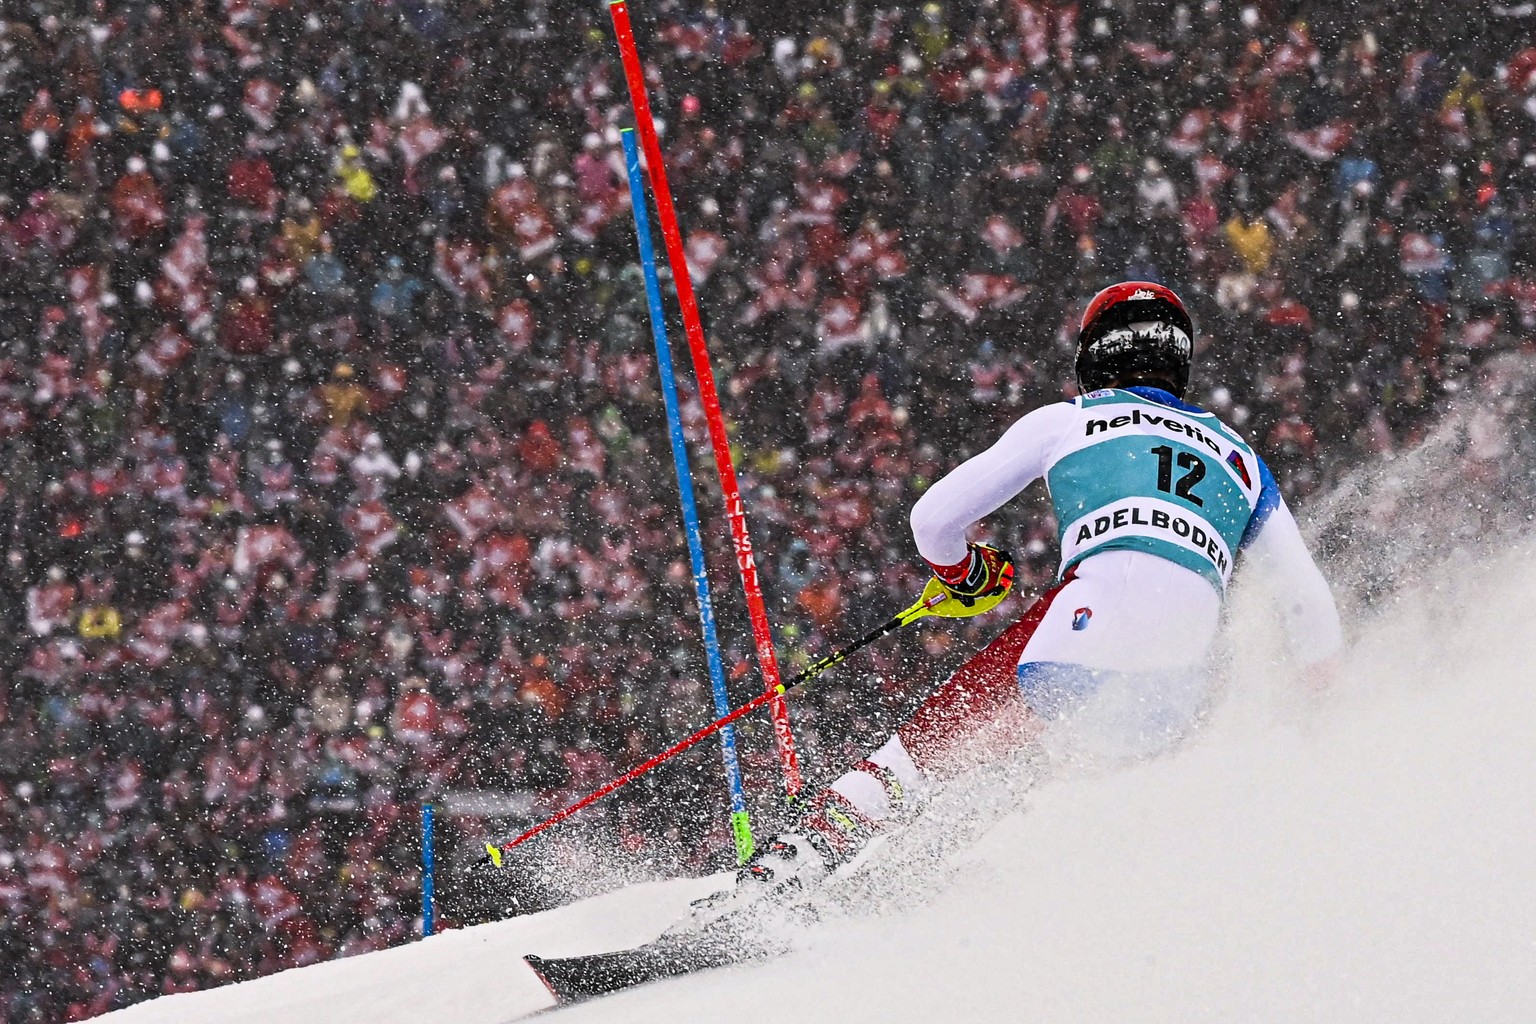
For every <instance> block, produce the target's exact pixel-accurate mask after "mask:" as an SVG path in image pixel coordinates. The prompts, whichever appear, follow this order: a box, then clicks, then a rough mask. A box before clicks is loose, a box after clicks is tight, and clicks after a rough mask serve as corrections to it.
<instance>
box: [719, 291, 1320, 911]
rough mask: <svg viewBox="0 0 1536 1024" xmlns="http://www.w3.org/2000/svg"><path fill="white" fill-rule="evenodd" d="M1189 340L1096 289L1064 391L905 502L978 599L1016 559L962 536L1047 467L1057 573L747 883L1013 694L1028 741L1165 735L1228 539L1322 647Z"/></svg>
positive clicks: (996, 590) (1222, 571)
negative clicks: (1075, 392) (1196, 386)
mask: <svg viewBox="0 0 1536 1024" xmlns="http://www.w3.org/2000/svg"><path fill="white" fill-rule="evenodd" d="M1193 337H1194V327H1193V324H1192V323H1191V321H1190V318H1189V315H1188V313H1187V312H1186V311H1185V309H1184V305H1183V303H1182V302H1181V301H1180V300H1179V298H1178V296H1177V295H1175V294H1174V293H1173V292H1172V291H1171V290H1170V289H1168V288H1165V287H1163V286H1161V285H1158V284H1152V283H1149V282H1144V281H1130V282H1125V283H1122V284H1117V285H1114V286H1112V287H1110V288H1106V289H1105V290H1104V291H1102V292H1100V293H1099V294H1098V295H1096V296H1095V297H1094V299H1093V301H1092V302H1090V303H1089V305H1088V308H1087V310H1086V311H1085V313H1084V315H1083V320H1082V325H1081V330H1080V332H1079V339H1078V354H1077V367H1076V369H1077V380H1078V387H1079V390H1080V391H1081V392H1082V395H1081V397H1079V398H1076V399H1074V400H1072V401H1070V402H1063V403H1060V404H1056V405H1051V406H1047V407H1044V408H1041V409H1037V410H1035V411H1033V412H1031V413H1029V414H1028V415H1026V416H1024V417H1023V418H1022V419H1020V420H1018V421H1017V422H1016V423H1014V425H1013V426H1012V427H1010V428H1009V429H1008V431H1007V432H1006V433H1005V434H1004V435H1003V436H1002V438H1001V439H1000V440H998V442H997V443H996V444H994V445H993V446H992V447H991V448H989V449H987V450H986V451H984V452H982V453H981V454H980V455H977V456H976V457H975V458H973V459H970V460H969V461H967V462H965V463H964V464H962V465H960V466H958V467H956V468H955V469H954V470H953V471H952V472H950V473H949V474H948V475H947V476H945V477H944V478H943V479H941V480H939V481H938V482H937V483H935V484H934V485H933V486H932V487H930V488H929V489H928V491H927V492H926V493H925V494H924V495H923V496H922V498H921V499H920V500H919V501H918V502H917V504H916V506H914V508H913V509H912V515H911V521H912V533H913V537H914V539H915V540H916V542H917V550H918V553H919V554H921V555H922V557H923V558H924V559H925V560H926V561H927V562H928V564H929V565H930V566H931V567H932V569H933V571H934V574H935V576H936V577H937V578H938V581H939V583H940V585H942V586H943V587H944V588H945V589H946V590H947V591H948V592H949V595H950V596H951V597H952V598H953V599H954V600H955V601H957V602H960V603H961V604H962V605H965V606H970V605H973V604H974V605H976V606H977V607H978V608H982V607H987V606H990V604H993V603H995V600H988V599H989V598H996V597H997V595H999V594H1001V593H1006V591H1007V590H1008V588H1009V587H1010V586H1011V583H1012V576H1013V564H1012V561H1011V560H1010V558H1009V556H1008V555H1007V554H1006V553H1005V552H1003V551H1000V550H998V549H996V548H992V547H987V546H984V545H979V544H975V543H969V542H968V541H967V540H966V531H967V530H968V529H969V528H970V527H971V526H973V525H974V524H975V523H976V522H977V521H978V520H980V519H982V518H983V517H985V516H987V515H990V514H991V513H993V512H994V511H996V510H997V509H998V508H1000V507H1001V506H1002V505H1004V504H1005V503H1006V502H1007V501H1008V500H1009V499H1011V498H1012V497H1014V496H1015V495H1017V494H1018V493H1019V492H1020V491H1022V490H1023V489H1024V488H1025V487H1027V486H1028V485H1029V484H1030V483H1032V482H1033V481H1035V480H1039V479H1044V480H1045V483H1046V486H1047V488H1048V489H1049V491H1050V496H1051V502H1052V504H1053V506H1054V509H1055V513H1056V520H1057V530H1058V538H1059V541H1060V545H1061V567H1060V573H1059V576H1058V581H1057V583H1056V584H1055V586H1053V587H1052V588H1051V589H1050V590H1048V591H1046V592H1045V593H1044V594H1043V595H1041V596H1040V597H1039V598H1038V599H1037V600H1036V601H1035V602H1034V603H1033V604H1032V605H1031V606H1030V608H1029V610H1028V611H1027V612H1026V613H1025V614H1024V616H1023V618H1021V619H1020V620H1019V621H1017V622H1015V623H1014V624H1013V625H1012V626H1010V627H1009V628H1008V629H1007V630H1005V631H1004V632H1003V633H1002V634H1001V635H1000V636H999V637H997V639H995V640H994V641H992V643H990V644H988V645H987V647H985V648H984V649H982V650H981V651H980V652H978V653H977V654H976V655H975V656H973V657H972V658H971V659H970V660H969V661H967V662H966V663H965V664H964V665H963V666H961V668H960V669H959V670H958V671H956V672H955V674H954V675H952V676H951V677H950V678H949V680H948V681H946V683H945V684H944V685H943V686H942V687H940V688H939V689H938V690H937V691H936V692H934V693H933V694H932V695H931V696H930V697H929V698H928V699H927V700H926V701H924V703H923V704H922V705H921V706H920V707H919V708H918V710H917V712H916V713H915V714H914V715H913V716H912V718H911V719H909V720H908V721H907V722H906V723H905V724H903V725H902V726H901V727H900V728H899V729H898V730H897V732H896V734H895V735H893V736H892V737H891V738H890V739H889V740H887V741H886V742H885V744H884V745H882V746H881V747H880V748H879V749H878V750H876V751H875V752H874V753H873V754H871V755H870V756H869V758H868V759H867V760H864V761H862V762H860V763H859V764H857V765H855V766H854V767H853V768H852V769H851V770H850V771H848V772H846V773H845V774H843V775H842V776H841V777H839V778H838V779H837V780H836V781H835V782H833V783H832V785H831V786H829V787H828V788H827V789H825V790H823V791H822V792H821V793H819V794H817V795H816V797H814V798H813V799H812V800H811V801H810V803H809V805H808V808H807V812H806V813H805V814H804V815H803V817H802V819H801V821H800V824H799V828H798V830H797V831H795V832H790V833H785V834H782V835H779V836H776V837H774V838H773V839H771V840H769V841H768V842H766V843H765V844H764V845H763V848H762V850H761V851H760V853H759V854H758V856H757V857H756V858H755V859H754V860H753V862H751V863H750V864H749V865H748V867H747V868H746V869H745V870H744V871H743V873H742V874H743V881H744V882H745V881H746V880H747V879H749V878H755V879H757V880H758V881H762V882H768V883H770V884H771V885H773V887H775V888H778V887H779V886H781V885H784V884H786V883H792V884H794V885H796V886H798V885H799V884H801V883H802V882H804V881H808V880H810V879H813V878H814V877H816V876H818V875H820V874H822V873H825V872H826V871H828V870H830V869H831V868H832V867H835V866H836V864H838V863H840V862H841V861H843V860H845V859H847V858H848V857H850V856H851V855H852V854H853V853H854V852H856V851H857V850H858V848H859V847H860V846H862V844H863V842H864V841H865V840H866V839H867V838H868V837H869V836H870V835H871V834H873V833H874V832H876V831H878V830H879V829H880V828H881V826H882V825H883V824H884V823H885V822H887V821H888V820H890V819H891V818H893V817H894V816H896V815H899V814H900V813H901V811H902V809H903V805H910V803H911V800H910V797H911V796H912V794H914V793H915V792H917V791H919V790H920V789H921V788H922V787H923V786H924V785H925V784H926V782H927V780H928V777H929V776H931V775H932V774H934V773H935V772H939V771H943V770H944V769H946V768H954V767H962V766H963V765H957V764H955V763H954V762H955V761H956V759H957V756H958V755H960V753H961V752H962V750H964V749H965V744H966V742H967V741H969V740H972V739H973V738H974V737H975V736H976V735H977V733H978V732H980V731H982V730H983V728H984V727H985V726H987V725H989V724H990V723H991V722H993V721H994V720H996V719H997V718H998V717H1000V716H1002V715H1005V714H1010V713H1017V711H1018V710H1020V705H1022V710H1023V712H1024V717H1025V718H1026V719H1027V721H1028V722H1029V723H1030V726H1029V728H1030V730H1031V732H1033V733H1034V734H1039V733H1040V732H1041V731H1042V730H1043V731H1044V732H1045V733H1046V735H1049V732H1050V730H1052V729H1053V728H1057V727H1058V725H1059V724H1060V723H1063V722H1067V721H1071V722H1072V723H1073V724H1074V725H1077V724H1081V723H1083V722H1091V723H1092V724H1093V726H1094V727H1095V728H1097V729H1099V730H1101V731H1104V732H1107V733H1108V734H1109V735H1110V738H1112V739H1114V740H1115V741H1116V742H1117V743H1118V744H1119V750H1120V752H1121V753H1122V754H1125V755H1130V756H1139V755H1144V754H1148V753H1155V752H1157V751H1159V750H1161V749H1166V748H1167V747H1169V746H1171V745H1172V744H1174V743H1176V742H1177V741H1178V740H1179V739H1180V738H1181V737H1182V736H1183V735H1185V734H1186V733H1187V732H1188V730H1189V729H1190V728H1191V726H1192V725H1193V724H1194V723H1195V721H1196V718H1197V716H1198V715H1199V713H1200V711H1201V709H1202V708H1203V706H1204V705H1205V703H1206V702H1207V700H1208V698H1209V693H1208V689H1209V685H1210V683H1209V679H1208V675H1209V673H1208V670H1207V666H1206V660H1207V653H1208V650H1209V648H1210V646H1211V643H1212V641H1213V640H1214V638H1215V636H1216V632H1217V627H1218V622H1219V617H1220V612H1221V605H1222V600H1223V597H1224V596H1225V593H1226V588H1227V584H1228V581H1229V580H1230V579H1231V576H1232V570H1233V566H1234V564H1235V562H1236V560H1237V557H1238V554H1239V553H1240V552H1241V553H1243V555H1244V556H1245V557H1246V558H1248V559H1251V560H1253V561H1254V562H1256V563H1257V564H1258V567H1259V568H1260V569H1261V571H1262V572H1263V573H1264V574H1265V575H1266V576H1268V577H1269V578H1270V582H1271V583H1272V584H1273V587H1274V590H1275V592H1276V593H1277V594H1280V595H1283V598H1282V607H1281V609H1280V611H1281V614H1282V617H1283V620H1284V626H1285V631H1286V634H1287V637H1288V639H1289V641H1290V645H1291V647H1292V650H1293V653H1294V655H1295V657H1296V658H1297V659H1298V660H1300V661H1301V662H1303V663H1315V662H1321V661H1323V660H1324V659H1326V658H1328V657H1330V656H1331V655H1333V654H1334V653H1335V651H1337V649H1338V648H1339V646H1340V644H1341V631H1340V626H1339V618H1338V613H1337V611H1336V609H1335V607H1334V602H1333V598H1332V595H1331V594H1330V593H1329V590H1328V585H1327V583H1326V582H1325V581H1324V580H1323V577H1322V574H1321V573H1320V572H1319V571H1318V569H1317V566H1316V565H1315V564H1314V562H1313V560H1312V557H1311V555H1310V554H1309V553H1308V551H1307V548H1306V545H1305V543H1304V542H1303V540H1302V537H1301V534H1300V532H1299V530H1298V529H1297V526H1296V521H1295V519H1294V518H1292V516H1291V513H1290V510H1289V509H1287V508H1286V505H1285V501H1284V500H1283V499H1282V498H1281V496H1280V491H1279V488H1278V487H1277V486H1276V484H1275V480H1274V478H1273V477H1272V476H1271V475H1270V472H1269V469H1268V468H1267V467H1266V466H1265V465H1264V463H1263V461H1262V460H1261V459H1260V458H1259V456H1258V455H1257V454H1256V453H1255V452H1254V450H1253V449H1252V448H1251V447H1250V446H1249V445H1248V444H1247V442H1245V441H1244V440H1243V439H1242V438H1241V437H1240V436H1239V435H1238V434H1237V432H1236V431H1234V430H1232V429H1231V428H1230V427H1229V426H1227V425H1226V424H1224V423H1222V422H1221V421H1220V420H1219V419H1217V417H1216V416H1214V415H1213V414H1211V413H1208V412H1204V411H1202V410H1201V409H1198V408H1196V407H1194V406H1192V405H1188V404H1186V403H1185V402H1184V401H1183V394H1184V391H1185V388H1186V386H1187V384H1188V381H1189V366H1190V357H1191V352H1192V339H1193ZM972 756H973V755H972ZM749 888H750V886H749Z"/></svg>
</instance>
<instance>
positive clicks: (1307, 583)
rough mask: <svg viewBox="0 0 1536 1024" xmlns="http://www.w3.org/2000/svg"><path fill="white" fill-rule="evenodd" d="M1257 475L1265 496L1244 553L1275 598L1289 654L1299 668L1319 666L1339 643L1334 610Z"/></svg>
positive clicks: (1293, 528)
mask: <svg viewBox="0 0 1536 1024" xmlns="http://www.w3.org/2000/svg"><path fill="white" fill-rule="evenodd" d="M1261 473H1262V476H1263V477H1264V478H1265V480H1264V486H1265V494H1264V498H1263V499H1261V501H1260V506H1259V509H1258V512H1257V513H1256V514H1255V517H1254V518H1255V523H1254V525H1253V527H1252V528H1251V529H1250V531H1249V535H1248V536H1247V537H1245V538H1244V540H1243V549H1244V551H1246V552H1247V555H1248V557H1249V558H1250V559H1251V560H1252V561H1253V563H1254V566H1255V568H1257V569H1258V571H1259V573H1260V575H1261V576H1262V577H1263V579H1264V582H1265V585H1266V586H1268V587H1269V588H1270V589H1271V591H1272V593H1273V594H1274V595H1275V600H1276V603H1277V604H1278V605H1279V608H1280V616H1281V621H1282V622H1283V623H1284V626H1285V635H1286V639H1287V641H1289V643H1290V647H1291V651H1292V653H1293V654H1294V655H1295V656H1296V658H1297V660H1299V661H1301V662H1303V663H1304V664H1313V663H1315V662H1320V661H1322V660H1324V659H1325V658H1328V657H1329V656H1331V655H1333V654H1334V653H1335V652H1337V651H1338V649H1339V648H1340V647H1342V646H1343V644H1344V632H1343V629H1342V628H1341V627H1340V625H1339V610H1338V608H1337V607H1336V606H1335V605H1334V603H1333V594H1332V592H1331V591H1329V589H1328V581H1327V580H1325V579H1323V574H1322V573H1321V572H1320V571H1319V570H1318V568H1317V563H1316V562H1314V561H1313V560H1312V553H1311V552H1310V551H1308V550H1307V542H1306V541H1305V540H1303V539H1302V536H1301V529H1300V528H1299V527H1298V526H1297V525H1296V518H1295V516H1293V515H1291V510H1290V509H1289V508H1287V507H1286V504H1285V499H1283V498H1281V497H1280V492H1279V488H1277V487H1275V486H1274V478H1273V477H1271V476H1270V475H1269V470H1268V469H1262V470H1261Z"/></svg>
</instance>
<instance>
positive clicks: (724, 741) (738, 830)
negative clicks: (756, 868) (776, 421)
mask: <svg viewBox="0 0 1536 1024" xmlns="http://www.w3.org/2000/svg"><path fill="white" fill-rule="evenodd" d="M619 138H620V139H622V140H623V142H624V167H625V169H626V170H627V171H628V172H629V205H630V209H631V210H632V211H633V212H634V215H635V237H636V240H637V242H638V243H639V247H640V267H641V269H642V270H644V272H645V297H646V300H647V302H648V303H649V305H650V314H651V337H652V338H653V339H655V342H656V363H657V366H658V367H659V368H660V370H661V394H662V398H663V400H664V401H665V402H666V406H667V428H668V432H669V433H670V434H671V436H672V463H673V465H674V466H675V467H676V468H677V489H678V491H679V492H681V494H682V499H683V532H684V533H685V534H686V535H687V537H688V559H689V561H690V562H691V563H692V564H693V590H694V593H695V594H696V595H697V596H698V599H699V626H700V628H701V629H702V630H703V633H704V653H705V656H706V659H707V660H708V662H709V682H710V686H711V687H712V688H713V690H714V694H715V713H716V714H717V715H718V716H720V717H722V718H723V717H725V716H726V715H727V714H729V713H730V711H731V699H730V694H728V693H727V692H726V689H725V668H724V666H723V664H722V662H721V659H720V640H719V638H718V637H716V635H715V607H714V603H713V602H712V601H711V600H710V597H709V578H708V576H707V575H706V570H705V566H704V541H703V539H702V537H701V536H700V534H699V510H698V507H697V506H696V505H695V503H694V497H693V473H692V471H691V470H690V469H689V468H688V443H687V441H686V440H685V439H684V438H683V420H682V416H681V414H680V413H679V411H678V407H679V402H678V399H677V378H676V375H675V374H674V373H673V370H672V348H671V346H670V345H669V344H668V343H667V322H666V315H665V313H664V312H663V311H662V306H661V285H660V283H659V282H658V281H657V279H656V252H655V250H654V248H653V247H652V245H651V224H650V217H649V215H648V214H647V213H646V208H645V184H644V178H642V176H641V172H640V150H639V147H638V146H636V145H635V132H634V129H632V128H625V129H623V130H622V131H620V132H619ZM720 756H721V758H722V759H723V760H724V761H725V778H726V782H727V784H728V785H729V786H730V790H731V832H732V834H733V835H734V836H735V837H736V857H737V859H738V860H740V861H742V862H745V861H746V859H747V858H748V857H750V856H752V850H753V847H754V846H755V844H754V842H753V840H752V824H751V821H750V819H749V818H748V817H747V799H746V795H745V792H744V790H743V787H742V782H741V762H740V760H739V759H738V758H737V756H736V730H735V729H734V728H733V727H731V726H726V727H725V728H724V729H721V730H720Z"/></svg>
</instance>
